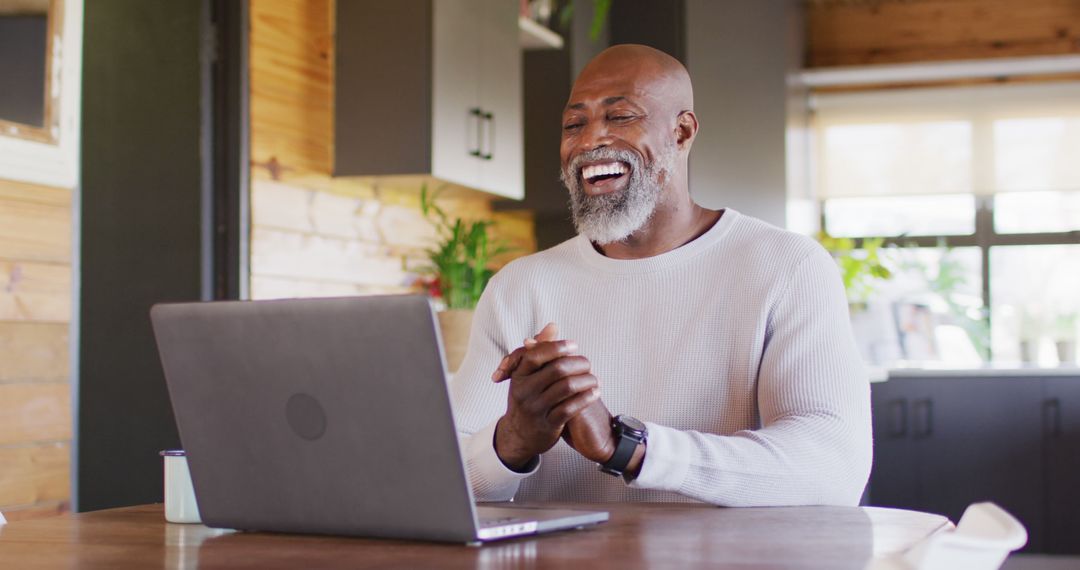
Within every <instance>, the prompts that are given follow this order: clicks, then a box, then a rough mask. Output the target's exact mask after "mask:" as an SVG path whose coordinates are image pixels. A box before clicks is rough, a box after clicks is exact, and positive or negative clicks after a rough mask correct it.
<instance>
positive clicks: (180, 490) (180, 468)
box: [160, 449, 202, 523]
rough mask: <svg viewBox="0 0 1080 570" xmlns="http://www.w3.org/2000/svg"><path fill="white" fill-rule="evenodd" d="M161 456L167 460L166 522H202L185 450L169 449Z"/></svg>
mask: <svg viewBox="0 0 1080 570" xmlns="http://www.w3.org/2000/svg"><path fill="white" fill-rule="evenodd" d="M160 455H161V456H162V457H164V458H165V520H167V521H169V522H172V523H198V522H202V519H201V518H200V517H199V505H198V504H197V503H196V502H195V487H194V486H193V485H192V484H191V472H190V471H188V464H187V455H186V454H185V453H184V450H183V449H167V450H165V451H162V452H161V454H160Z"/></svg>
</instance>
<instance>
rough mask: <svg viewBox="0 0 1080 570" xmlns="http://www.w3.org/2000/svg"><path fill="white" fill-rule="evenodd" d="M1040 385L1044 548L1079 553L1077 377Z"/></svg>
mask: <svg viewBox="0 0 1080 570" xmlns="http://www.w3.org/2000/svg"><path fill="white" fill-rule="evenodd" d="M1043 386H1044V390H1043V397H1044V399H1043V408H1042V410H1043V431H1044V441H1045V445H1044V448H1043V452H1044V453H1043V456H1044V466H1045V468H1044V471H1045V473H1046V484H1045V486H1044V487H1043V491H1044V493H1045V504H1046V517H1045V521H1046V540H1045V547H1046V548H1045V550H1046V551H1047V552H1052V553H1057V554H1080V378H1047V379H1046V380H1045V381H1044V383H1043Z"/></svg>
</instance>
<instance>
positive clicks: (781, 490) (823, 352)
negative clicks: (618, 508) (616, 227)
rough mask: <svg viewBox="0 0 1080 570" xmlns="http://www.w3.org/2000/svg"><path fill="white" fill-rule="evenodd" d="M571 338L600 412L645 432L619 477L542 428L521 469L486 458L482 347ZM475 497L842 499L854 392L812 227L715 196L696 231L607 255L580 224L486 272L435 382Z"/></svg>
mask: <svg viewBox="0 0 1080 570" xmlns="http://www.w3.org/2000/svg"><path fill="white" fill-rule="evenodd" d="M548 322H555V323H556V324H558V326H559V332H560V337H561V338H564V339H572V340H574V341H577V343H578V345H579V347H580V348H579V353H580V354H581V355H583V356H585V357H587V358H588V359H589V360H590V361H591V362H592V366H593V368H592V371H593V374H594V375H595V376H596V377H597V378H598V379H599V381H600V391H601V398H602V399H603V400H604V403H605V404H606V405H607V407H608V409H609V410H611V412H612V413H613V414H629V415H631V416H634V417H636V418H638V419H640V420H642V421H644V422H645V423H646V424H647V426H648V429H649V439H648V444H647V447H646V455H645V460H644V463H643V465H642V469H641V473H640V475H639V476H638V478H637V480H636V481H634V482H633V483H632V484H630V485H627V484H626V483H624V482H623V480H622V479H621V478H617V477H612V476H610V475H606V474H604V473H601V472H600V471H598V469H597V466H596V464H594V463H592V462H590V461H588V460H586V459H585V458H583V457H582V456H580V455H579V454H578V453H577V452H575V451H574V450H573V449H572V448H570V447H569V446H568V445H566V443H565V442H563V441H560V442H559V443H558V444H556V446H555V447H554V448H552V449H551V450H550V451H548V452H547V453H545V454H544V455H543V456H542V458H541V461H540V464H539V466H538V467H537V468H536V469H535V470H533V471H532V472H530V473H527V474H521V473H516V472H514V471H511V470H510V469H508V468H506V467H505V466H504V465H503V463H502V462H501V461H500V460H499V458H498V456H497V455H496V454H495V450H494V446H493V434H494V429H495V423H496V421H497V420H498V419H499V418H500V417H501V416H502V415H503V413H505V411H506V401H507V390H508V387H509V386H508V385H509V382H503V383H500V384H495V383H493V382H492V381H491V379H490V378H491V373H492V372H493V371H494V370H495V367H496V366H497V365H498V363H499V360H500V359H501V358H502V357H503V356H504V355H505V354H507V353H509V352H510V351H512V350H514V349H515V348H517V347H519V346H521V344H522V341H523V340H524V339H525V338H526V337H529V336H532V335H534V334H535V333H536V332H537V331H539V330H540V328H541V327H543V326H544V324H546V323H548ZM451 390H452V396H453V400H454V405H455V415H456V420H457V422H458V430H459V432H460V434H459V435H460V437H461V441H462V446H463V454H464V456H465V461H466V467H467V470H468V475H469V480H470V483H471V484H472V487H473V491H474V493H475V496H476V498H477V500H482V501H485V500H486V501H496V500H510V499H512V498H516V499H517V500H552V501H555V500H566V501H596V502H603V501H694V500H696V501H705V502H709V503H713V504H717V505H726V506H767V505H855V504H857V503H858V501H859V498H860V496H861V494H862V491H863V487H864V486H865V484H866V481H867V478H868V476H869V472H870V462H871V454H872V451H871V436H870V429H871V428H870V391H869V383H868V381H867V377H866V373H865V371H864V369H863V364H862V361H861V359H860V357H859V355H858V351H857V349H856V346H855V343H854V339H853V338H852V334H851V326H850V322H849V320H848V311H847V301H846V299H845V297H844V290H843V286H842V284H841V281H840V276H839V272H838V270H837V267H836V265H835V263H834V262H833V260H832V258H831V257H830V256H829V254H828V253H827V252H826V251H825V250H824V249H822V248H821V246H819V245H818V244H817V243H815V242H814V241H813V240H811V239H809V238H806V237H804V236H800V235H798V234H794V233H791V232H787V231H784V230H781V229H779V228H776V227H773V226H770V225H768V224H766V223H765V222H762V221H760V220H757V219H755V218H751V217H749V216H745V215H741V214H739V213H738V212H736V211H734V210H731V209H728V210H727V211H726V212H725V213H724V215H723V216H722V217H721V218H720V220H719V221H718V222H717V223H716V224H715V225H714V226H713V227H712V228H711V229H709V230H708V231H707V232H706V233H705V234H703V235H702V236H700V237H699V238H697V239H696V240H694V241H692V242H690V243H688V244H686V245H684V246H682V247H680V248H677V249H675V250H672V251H669V252H667V253H664V254H661V255H658V256H655V257H650V258H647V259H636V260H616V259H611V258H608V257H605V256H604V255H602V254H600V253H598V252H597V251H596V250H595V249H594V248H593V247H592V245H591V244H590V243H589V241H588V240H587V239H585V238H583V237H581V236H578V237H576V238H573V239H571V240H568V241H566V242H564V243H562V244H560V245H558V246H556V247H553V248H551V249H549V250H546V251H542V252H539V253H537V254H534V255H530V256H527V257H524V258H521V259H518V260H516V261H514V262H512V263H510V264H508V265H507V266H506V267H505V268H503V269H502V270H501V271H500V272H499V273H498V274H496V275H495V277H494V278H493V279H492V280H491V282H490V284H489V285H488V288H487V290H486V291H485V292H484V295H483V297H482V298H481V299H480V303H479V305H478V306H477V309H476V315H475V317H474V321H473V327H472V332H471V335H470V341H469V349H468V353H467V355H466V357H465V360H464V362H463V364H462V366H461V368H460V369H459V371H458V373H457V374H456V375H455V377H454V380H453V382H452V384H451Z"/></svg>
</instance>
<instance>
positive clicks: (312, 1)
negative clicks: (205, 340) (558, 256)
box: [250, 0, 536, 298]
mask: <svg viewBox="0 0 1080 570" xmlns="http://www.w3.org/2000/svg"><path fill="white" fill-rule="evenodd" d="M250 19H251V58H250V60H251V79H250V81H251V160H252V187H251V200H252V235H251V293H252V297H253V298H273V297H292V296H329V295H355V294H368V293H397V292H404V291H409V290H414V281H415V277H416V273H415V269H416V268H418V267H419V266H421V265H422V264H423V263H424V249H425V248H426V247H428V246H430V245H431V244H432V240H433V239H434V237H435V236H434V231H433V228H432V227H431V225H430V224H429V223H428V222H427V221H426V220H425V219H424V217H423V215H422V214H421V212H420V207H419V196H418V194H417V192H416V188H415V184H413V185H412V187H411V188H405V187H390V186H386V185H376V184H373V183H372V182H365V181H360V180H357V179H349V178H332V177H330V172H331V170H332V166H333V165H332V160H333V125H332V120H333V73H334V66H333V59H334V58H333V44H334V42H333V32H332V30H333V21H332V20H333V5H332V3H331V1H330V0H259V1H258V2H251V3H250ZM387 49H388V50H390V49H393V46H387ZM373 88H385V89H393V88H394V86H392V85H387V86H373ZM372 136H377V133H373V134H372ZM440 204H441V205H442V206H443V207H444V208H445V209H446V210H447V211H448V213H450V214H452V215H459V216H461V217H464V218H479V217H493V218H495V219H496V221H497V222H498V228H497V231H498V233H499V237H500V238H501V239H505V240H507V241H508V242H510V243H511V244H512V245H513V246H514V247H516V248H517V254H518V255H520V254H521V253H527V252H531V251H535V249H536V245H535V238H534V234H533V225H532V223H533V222H532V217H531V216H530V215H529V214H528V213H522V212H498V213H496V212H493V211H492V207H491V200H490V199H487V198H484V197H481V196H478V195H461V194H458V195H455V196H454V197H453V198H448V199H445V200H442V201H440Z"/></svg>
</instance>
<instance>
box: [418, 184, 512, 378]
mask: <svg viewBox="0 0 1080 570" xmlns="http://www.w3.org/2000/svg"><path fill="white" fill-rule="evenodd" d="M440 192H441V189H440V190H436V191H435V192H434V193H429V192H428V188H427V185H426V184H425V185H423V186H421V187H420V210H421V212H422V213H423V215H424V217H425V218H427V219H428V221H429V222H431V224H432V225H433V226H434V227H435V231H436V234H437V236H438V238H437V242H436V244H435V245H434V246H433V247H431V248H428V249H427V255H428V262H429V265H428V266H426V267H424V268H422V269H421V272H422V273H424V274H426V275H427V280H426V284H427V285H428V287H427V289H428V293H429V294H430V295H431V296H432V297H434V298H435V299H437V300H438V301H439V302H440V303H441V304H442V305H443V307H444V309H443V310H441V311H440V312H439V328H440V331H441V332H442V338H443V345H444V348H445V349H446V361H447V367H448V369H449V371H450V372H456V371H457V369H458V366H460V365H461V360H462V358H464V357H465V349H466V348H467V347H468V343H469V329H470V328H471V326H472V317H473V310H474V309H475V308H476V303H477V301H479V300H480V294H481V293H483V292H484V288H485V287H486V286H487V283H488V281H489V280H490V279H491V276H492V275H493V274H494V271H492V270H491V269H490V268H489V267H488V265H489V264H490V263H491V260H492V258H494V257H496V256H499V255H501V254H504V253H506V252H508V251H510V250H511V248H509V247H507V245H506V244H505V243H503V242H501V241H495V240H492V239H491V236H490V234H489V232H490V230H491V228H492V226H494V225H495V222H493V221H491V220H483V219H480V220H472V221H466V220H464V219H462V218H459V217H454V218H451V217H450V216H448V215H447V214H446V212H445V211H444V210H443V209H442V208H441V207H439V205H438V204H436V200H437V198H438V196H439V193H440Z"/></svg>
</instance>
